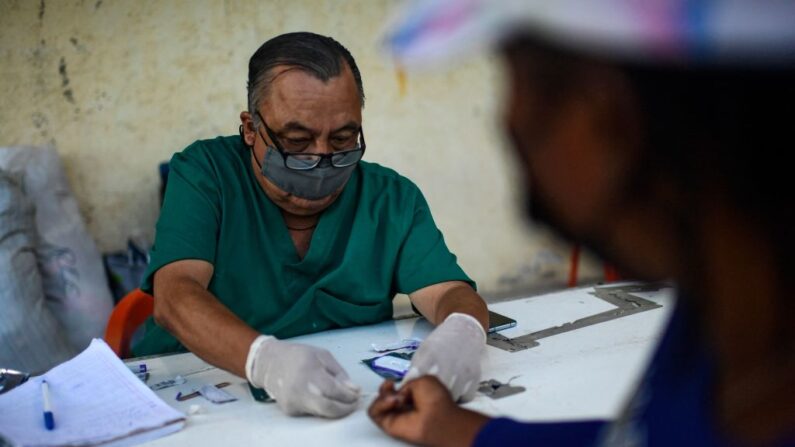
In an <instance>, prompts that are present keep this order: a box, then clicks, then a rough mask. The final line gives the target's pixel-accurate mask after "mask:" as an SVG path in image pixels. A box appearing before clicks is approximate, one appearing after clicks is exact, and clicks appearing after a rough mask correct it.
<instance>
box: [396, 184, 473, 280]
mask: <svg viewBox="0 0 795 447" xmlns="http://www.w3.org/2000/svg"><path fill="white" fill-rule="evenodd" d="M415 191H416V194H415V196H414V207H413V208H414V211H413V213H412V214H411V215H410V216H409V217H410V219H411V223H410V226H409V230H408V233H407V235H406V238H405V239H404V241H403V244H402V246H401V247H400V251H399V252H398V259H397V267H396V269H395V286H396V289H397V292H398V293H406V294H409V293H412V292H414V291H416V290H419V289H421V288H423V287H427V286H430V285H433V284H438V283H441V282H446V281H464V282H467V283H469V284H470V285H471V286H472V287H473V288H476V284H475V282H474V281H472V280H471V279H470V278H469V276H467V274H466V273H464V271H463V270H462V269H461V267H459V265H458V262H457V261H456V257H455V255H454V254H453V253H451V252H450V250H449V249H448V248H447V245H446V244H445V243H444V236H442V232H441V231H439V229H438V228H437V227H436V224H435V223H434V221H433V217H432V216H431V210H430V208H429V207H428V203H427V202H426V201H425V197H423V195H422V193H421V192H420V191H419V189H417V188H416V187H415Z"/></svg>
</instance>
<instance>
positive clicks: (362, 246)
mask: <svg viewBox="0 0 795 447" xmlns="http://www.w3.org/2000/svg"><path fill="white" fill-rule="evenodd" d="M250 157H251V156H250V150H249V149H248V148H247V147H246V146H245V145H244V144H243V142H242V140H241V138H240V137H239V136H232V137H218V138H215V139H212V140H203V141H197V142H195V143H193V144H191V145H190V146H188V147H187V148H186V149H185V150H184V151H182V152H181V153H177V154H175V155H174V157H173V158H172V159H171V163H170V171H169V178H168V185H167V187H166V195H165V200H164V202H163V207H162V209H161V214H160V218H159V220H158V222H157V233H156V238H155V244H154V247H153V248H152V252H151V262H150V265H149V268H148V270H147V273H146V275H145V277H144V280H143V284H142V286H141V288H142V289H143V290H144V291H146V292H148V293H152V279H153V275H154V273H155V272H156V271H157V270H158V269H159V268H160V267H163V266H164V265H166V264H169V263H171V262H174V261H178V260H181V259H202V260H205V261H207V262H209V263H211V264H213V266H214V273H213V277H212V279H211V281H210V284H209V286H208V289H209V291H210V292H211V293H212V294H213V295H215V296H216V297H217V298H218V299H219V300H220V301H221V302H222V303H223V304H224V305H225V306H226V307H227V308H229V309H230V310H231V311H232V312H233V313H234V314H235V315H237V316H238V317H240V318H241V319H242V320H243V321H245V322H246V324H248V325H249V326H251V327H253V328H255V329H256V330H258V331H260V332H262V333H264V334H271V335H274V336H276V337H277V338H289V337H294V336H298V335H302V334H308V333H312V332H318V331H324V330H327V329H334V328H340V327H348V326H354V325H362V324H372V323H377V322H380V321H384V320H387V319H390V318H391V317H392V298H393V297H394V295H395V294H396V293H411V292H414V291H415V290H418V289H421V288H423V287H426V286H429V285H432V284H436V283H440V282H444V281H454V280H457V281H466V282H468V283H470V284H471V285H472V286H473V287H474V286H475V284H474V283H473V282H472V281H471V280H470V279H469V277H468V276H467V275H466V274H465V273H464V271H463V270H462V269H461V268H460V267H459V266H458V264H457V262H456V257H455V255H453V254H452V253H451V252H450V251H449V250H448V249H447V246H446V245H445V243H444V238H443V237H442V233H441V232H440V231H439V229H438V228H437V227H436V225H435V224H434V222H433V218H432V217H431V212H430V210H429V209H428V204H427V203H426V201H425V198H424V197H423V196H422V193H421V192H420V191H419V189H418V188H417V186H416V185H414V184H413V183H412V182H411V181H410V180H408V179H407V178H405V177H403V176H401V175H399V174H397V173H396V172H395V171H393V170H391V169H388V168H385V167H382V166H379V165H377V164H375V163H367V162H364V161H362V162H360V163H359V165H358V167H357V168H356V169H355V170H354V171H353V174H352V176H351V178H350V180H349V181H348V183H347V184H346V186H345V188H344V190H343V192H342V193H341V194H340V196H339V197H338V198H337V200H336V201H335V202H334V203H333V204H332V205H331V206H329V208H327V209H326V210H325V211H324V212H323V214H322V215H321V217H320V220H319V222H318V224H317V228H315V232H314V235H313V236H312V241H311V244H310V246H309V251H308V252H307V253H306V256H305V257H304V258H303V259H300V258H299V257H298V253H297V252H296V250H295V247H294V245H293V242H292V239H291V238H290V234H289V232H288V230H287V227H286V225H285V223H284V219H283V218H282V216H281V213H280V211H279V208H278V207H277V206H276V205H275V204H274V203H273V202H272V201H271V200H270V199H269V198H268V197H267V196H266V195H265V193H264V192H263V191H262V189H261V187H260V185H259V183H257V180H256V177H255V176H254V172H253V171H252V168H251V161H250V160H251V158H250ZM158 299H168V298H167V297H165V298H164V297H159V298H158ZM184 350H185V347H184V346H182V344H181V343H180V342H179V341H177V339H176V338H174V337H173V336H172V335H171V334H170V333H168V332H167V331H166V330H165V329H163V328H162V327H160V326H158V325H157V324H156V323H155V322H154V320H153V319H152V318H150V319H149V320H148V321H147V323H146V326H145V334H144V335H143V338H142V339H141V340H140V341H139V342H138V343H137V344H136V345H135V346H134V348H133V353H134V355H136V356H139V355H150V354H158V353H165V352H176V351H184Z"/></svg>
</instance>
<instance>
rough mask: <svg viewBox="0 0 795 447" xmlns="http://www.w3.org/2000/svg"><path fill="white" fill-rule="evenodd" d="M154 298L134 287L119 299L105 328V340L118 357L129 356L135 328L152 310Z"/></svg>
mask: <svg viewBox="0 0 795 447" xmlns="http://www.w3.org/2000/svg"><path fill="white" fill-rule="evenodd" d="M154 306H155V299H154V298H153V297H152V295H149V294H148V293H145V292H144V291H142V290H141V289H135V290H133V291H132V292H130V293H128V294H127V295H126V296H125V297H124V298H122V299H121V301H119V304H117V305H116V307H115V308H114V309H113V312H112V313H111V314H110V319H109V320H108V326H107V327H106V328H105V342H107V343H108V345H109V346H110V347H111V349H113V352H115V353H116V355H118V356H119V357H120V358H127V357H129V356H130V340H131V339H132V336H133V333H134V332H135V330H136V329H138V327H139V326H140V325H141V324H142V323H143V322H144V321H146V319H147V318H149V316H150V315H152V312H154V308H155V307H154Z"/></svg>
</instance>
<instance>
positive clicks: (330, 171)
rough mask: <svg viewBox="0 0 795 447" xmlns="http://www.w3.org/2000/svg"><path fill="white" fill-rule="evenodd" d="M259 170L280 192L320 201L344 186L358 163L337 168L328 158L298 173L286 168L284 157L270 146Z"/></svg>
mask: <svg viewBox="0 0 795 447" xmlns="http://www.w3.org/2000/svg"><path fill="white" fill-rule="evenodd" d="M260 169H262V175H263V176H265V178H266V179H268V180H270V181H271V182H272V183H273V184H274V185H276V186H278V187H279V189H281V190H283V191H285V192H288V193H290V194H292V195H294V196H296V197H300V198H302V199H308V200H317V199H322V198H323V197H327V196H330V195H331V194H334V193H335V192H337V191H338V190H339V189H340V188H342V187H343V186H345V183H347V182H348V179H349V178H350V177H351V174H353V170H354V169H356V164H353V165H351V166H346V167H344V168H338V167H335V166H332V165H331V161H330V160H329V159H324V160H322V161H321V162H320V164H319V165H317V166H316V167H315V168H314V169H310V170H306V171H297V170H294V169H290V168H288V167H287V166H285V165H284V157H282V154H281V153H279V151H278V150H277V149H276V148H275V147H273V146H268V148H267V150H266V151H265V160H264V162H263V163H262V165H260Z"/></svg>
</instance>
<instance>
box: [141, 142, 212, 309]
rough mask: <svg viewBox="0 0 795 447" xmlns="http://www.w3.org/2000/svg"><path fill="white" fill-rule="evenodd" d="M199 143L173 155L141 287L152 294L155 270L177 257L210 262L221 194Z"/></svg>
mask: <svg viewBox="0 0 795 447" xmlns="http://www.w3.org/2000/svg"><path fill="white" fill-rule="evenodd" d="M199 144H200V143H195V144H193V145H191V146H189V147H188V148H187V149H185V151H183V152H181V153H178V154H176V155H174V157H173V158H172V159H171V162H170V163H169V176H168V184H167V185H166V194H165V199H164V201H163V207H162V209H161V210H160V218H159V219H158V221H157V232H156V235H155V243H154V246H153V247H152V252H151V256H150V263H149V267H148V269H147V271H146V274H145V275H144V279H143V283H142V285H141V289H143V290H144V291H145V292H147V293H152V279H153V276H154V274H155V272H156V271H157V270H158V269H160V268H161V267H163V266H164V265H167V264H170V263H172V262H174V261H178V260H181V259H201V260H205V261H207V262H210V263H214V261H215V254H216V244H217V234H218V227H219V221H220V215H221V211H220V201H221V195H220V191H219V188H218V182H217V181H216V179H217V176H216V175H215V172H214V169H213V168H212V164H211V163H210V162H209V159H208V158H207V156H206V154H204V153H203V151H202V148H201V146H200V145H199Z"/></svg>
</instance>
